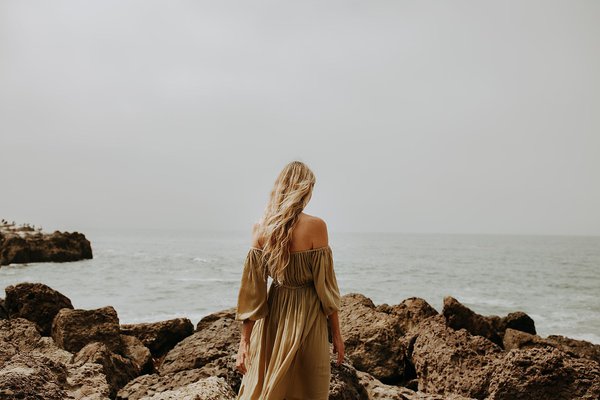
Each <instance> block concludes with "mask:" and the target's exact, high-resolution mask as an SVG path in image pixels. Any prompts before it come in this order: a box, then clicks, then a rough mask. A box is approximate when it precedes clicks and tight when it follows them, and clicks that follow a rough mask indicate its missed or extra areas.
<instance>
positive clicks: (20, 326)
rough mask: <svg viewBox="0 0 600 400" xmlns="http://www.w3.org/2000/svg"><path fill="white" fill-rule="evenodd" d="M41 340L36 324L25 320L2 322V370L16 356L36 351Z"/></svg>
mask: <svg viewBox="0 0 600 400" xmlns="http://www.w3.org/2000/svg"><path fill="white" fill-rule="evenodd" d="M40 338H41V335H40V332H39V331H38V327H37V325H36V324H35V322H31V321H29V320H26V319H24V318H14V319H2V320H0V368H1V367H2V366H3V365H4V363H6V362H8V360H10V359H11V358H12V357H13V356H14V355H15V354H17V353H26V352H30V351H32V350H33V349H35V348H36V346H37V343H38V341H39V340H40Z"/></svg>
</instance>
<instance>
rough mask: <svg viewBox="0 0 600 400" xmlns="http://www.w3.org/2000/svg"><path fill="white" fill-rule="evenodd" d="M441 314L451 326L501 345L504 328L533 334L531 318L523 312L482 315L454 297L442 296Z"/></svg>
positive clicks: (533, 326)
mask: <svg viewBox="0 0 600 400" xmlns="http://www.w3.org/2000/svg"><path fill="white" fill-rule="evenodd" d="M442 314H443V315H444V317H445V318H446V323H447V325H448V326H450V327H451V328H453V329H455V330H458V329H463V328H464V329H466V330H467V331H469V333H470V334H471V335H478V336H483V337H484V338H487V339H489V340H491V341H492V342H494V343H496V344H497V345H499V346H502V345H503V344H502V337H503V336H504V332H505V330H506V329H508V328H511V329H518V330H521V331H524V332H528V333H533V334H535V324H534V322H533V319H531V317H529V316H528V315H527V314H525V313H524V312H515V313H510V314H508V315H507V316H506V317H504V318H500V317H499V316H495V315H492V316H483V315H479V314H477V313H475V312H474V311H472V310H471V309H470V308H468V307H467V306H465V305H464V304H462V303H461V302H459V301H458V300H456V299H455V298H454V297H451V296H446V297H445V298H444V308H443V311H442Z"/></svg>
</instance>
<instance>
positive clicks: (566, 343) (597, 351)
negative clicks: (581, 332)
mask: <svg viewBox="0 0 600 400" xmlns="http://www.w3.org/2000/svg"><path fill="white" fill-rule="evenodd" d="M546 340H547V341H549V342H550V343H553V344H554V347H557V348H559V349H560V350H562V351H564V352H565V353H568V354H570V355H572V356H575V357H581V358H587V359H589V360H594V361H596V362H598V363H600V345H598V344H594V343H591V342H588V341H587V340H578V339H571V338H569V337H566V336H561V335H550V336H548V337H547V338H546Z"/></svg>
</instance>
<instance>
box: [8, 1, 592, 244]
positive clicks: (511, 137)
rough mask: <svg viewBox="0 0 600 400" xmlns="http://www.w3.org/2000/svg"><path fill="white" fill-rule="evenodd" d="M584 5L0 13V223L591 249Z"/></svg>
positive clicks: (260, 5) (271, 5) (75, 7)
mask: <svg viewBox="0 0 600 400" xmlns="http://www.w3.org/2000/svg"><path fill="white" fill-rule="evenodd" d="M598 21H600V2H599V1H595V0H590V1H574V0H566V1H546V0H544V1H485V2H483V1H452V2H449V1H448V2H439V1H438V2H434V1H412V2H405V1H364V2H354V1H341V2H333V1H322V0H321V1H316V2H307V1H303V2H282V1H273V2H263V1H240V2H230V1H216V2H215V1H210V2H200V1H163V2H157V1H148V0H143V1H123V0H118V1H107V0H102V1H100V0H98V1H80V0H76V1H75V0H74V1H56V0H55V1H52V2H48V1H27V2H24V1H21V0H3V1H2V2H0V177H1V181H2V194H1V195H0V217H4V218H8V219H11V220H12V219H14V220H16V221H17V222H31V223H34V224H41V225H43V226H44V228H45V229H46V230H53V229H55V228H57V229H68V230H78V229H79V230H84V229H85V228H95V227H103V228H113V227H143V228H148V227H156V228H199V229H207V230H208V229H219V230H230V229H235V230H247V231H249V230H250V225H251V223H252V222H253V221H255V220H257V219H258V218H259V217H260V214H261V213H262V211H263V208H264V206H265V202H266V200H267V197H268V193H269V191H270V189H271V186H272V184H273V181H274V179H275V177H276V175H277V173H278V172H279V170H280V169H281V168H282V167H283V165H285V163H287V162H289V161H292V160H294V159H299V160H302V161H304V162H306V163H307V164H308V165H309V166H310V167H311V168H312V169H313V171H314V172H315V174H316V176H317V184H316V186H315V192H314V194H313V198H312V200H311V203H310V205H309V207H308V208H307V210H306V212H308V213H310V214H314V215H319V216H321V217H323V218H324V219H325V220H326V221H327V223H328V225H329V229H330V231H378V232H383V231H397V232H448V233H517V234H528V233H534V234H535V233H540V234H593V235H600V72H599V71H600V24H599V23H598Z"/></svg>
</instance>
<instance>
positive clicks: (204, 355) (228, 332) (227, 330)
mask: <svg viewBox="0 0 600 400" xmlns="http://www.w3.org/2000/svg"><path fill="white" fill-rule="evenodd" d="M216 314H217V316H218V317H217V316H215V315H209V316H206V317H204V318H203V320H204V321H203V320H201V321H200V322H199V323H198V325H199V327H200V328H201V329H200V330H199V331H197V332H195V333H194V334H193V335H191V336H188V337H186V338H185V339H183V340H182V341H181V342H179V343H178V344H177V345H176V346H175V347H174V348H173V349H172V350H171V351H169V353H167V356H166V357H165V359H164V361H163V363H162V365H161V366H160V369H159V372H160V374H161V375H165V374H168V373H171V372H177V371H183V370H186V369H194V368H200V367H202V366H204V365H206V364H208V363H209V362H211V361H214V360H216V359H218V358H221V357H231V356H234V355H235V354H236V353H237V349H238V346H239V341H240V329H241V322H239V321H236V320H235V311H234V309H229V310H225V311H222V312H219V313H216ZM207 321H209V322H207Z"/></svg>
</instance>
